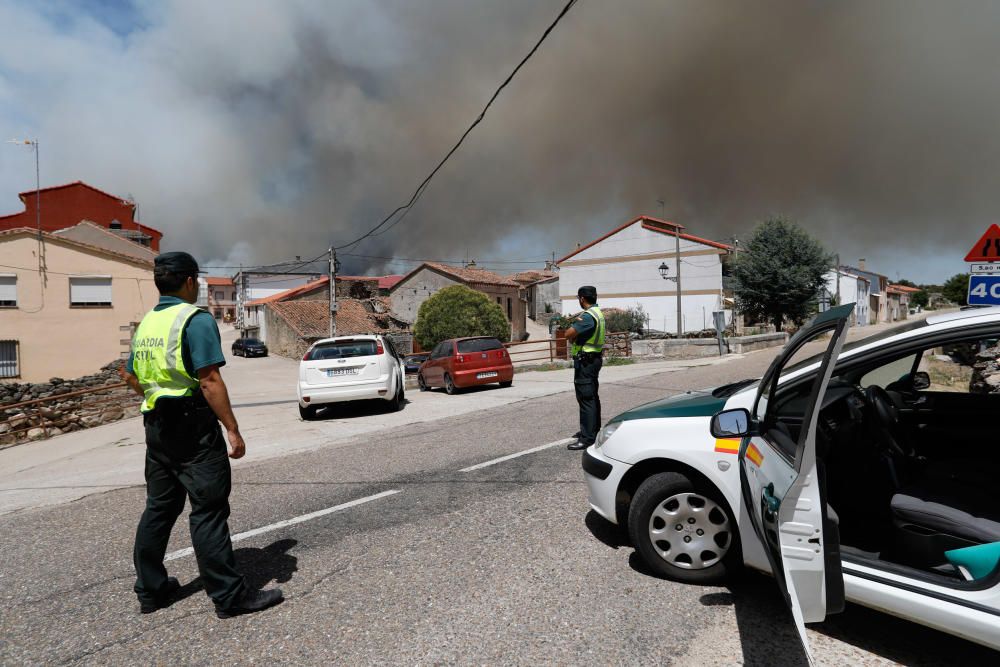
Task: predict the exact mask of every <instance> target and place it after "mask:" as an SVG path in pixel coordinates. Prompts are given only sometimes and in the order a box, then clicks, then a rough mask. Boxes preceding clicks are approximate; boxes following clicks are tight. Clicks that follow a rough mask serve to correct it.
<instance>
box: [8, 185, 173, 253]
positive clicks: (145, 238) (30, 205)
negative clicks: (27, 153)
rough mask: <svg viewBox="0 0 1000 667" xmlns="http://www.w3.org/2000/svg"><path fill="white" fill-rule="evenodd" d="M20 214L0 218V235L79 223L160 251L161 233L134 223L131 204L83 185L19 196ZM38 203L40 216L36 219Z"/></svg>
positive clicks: (31, 192) (47, 230)
mask: <svg viewBox="0 0 1000 667" xmlns="http://www.w3.org/2000/svg"><path fill="white" fill-rule="evenodd" d="M17 196H18V198H19V199H20V200H21V202H22V203H23V204H24V210H23V211H20V212H18V213H12V214H10V215H2V216H0V231H3V230H6V229H16V228H18V227H27V228H29V229H36V228H37V225H38V224H39V223H40V224H41V228H42V231H46V232H55V231H58V230H61V229H66V228H68V227H74V226H76V225H78V224H79V223H80V222H81V221H83V220H88V221H90V222H91V223H93V224H95V225H98V226H100V227H104V228H105V229H108V230H110V231H112V232H113V233H115V234H116V235H118V236H121V237H122V238H126V239H128V240H129V241H132V242H134V243H137V244H139V245H141V246H146V247H148V248H151V249H152V250H154V251H155V252H157V253H158V252H159V251H160V240H161V239H162V238H163V232H161V231H159V230H157V229H153V228H152V227H150V226H149V225H145V224H142V223H140V222H139V221H138V220H136V219H135V212H136V205H135V202H133V201H130V200H128V199H125V198H124V197H118V196H115V195H113V194H110V193H107V192H105V191H103V190H99V189H97V188H95V187H94V186H92V185H88V184H86V183H84V182H83V181H75V182H73V183H66V184H64V185H54V186H51V187H47V188H42V189H41V190H27V191H25V192H21V193H19V194H18V195H17ZM39 200H40V203H41V215H40V216H39V215H37V213H38V211H39V208H38V204H39Z"/></svg>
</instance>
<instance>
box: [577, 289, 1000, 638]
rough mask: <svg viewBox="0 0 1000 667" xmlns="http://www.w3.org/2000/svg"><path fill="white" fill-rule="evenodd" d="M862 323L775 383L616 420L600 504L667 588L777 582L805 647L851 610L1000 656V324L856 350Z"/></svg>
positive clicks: (822, 330) (885, 337)
mask: <svg viewBox="0 0 1000 667" xmlns="http://www.w3.org/2000/svg"><path fill="white" fill-rule="evenodd" d="M852 309H853V304H852V305H845V306H841V307H837V308H834V309H832V310H830V311H828V312H826V313H823V314H821V315H820V316H818V317H817V318H816V319H815V320H813V321H812V322H811V323H810V324H808V325H807V326H805V327H803V328H802V329H801V330H800V331H799V332H798V333H797V334H796V335H795V336H794V337H793V338H792V339H791V340H790V341H789V343H788V345H787V346H786V347H785V348H784V349H783V350H782V352H781V353H780V354H779V355H778V356H777V358H776V359H775V361H774V362H773V363H772V365H771V367H770V368H769V369H768V371H767V373H766V374H765V375H764V378H763V379H761V380H759V381H758V380H747V381H744V382H739V383H735V384H731V385H728V386H724V387H719V388H717V389H715V390H713V391H704V392H693V393H688V394H684V395H681V396H675V397H672V398H668V399H665V400H662V401H657V402H655V403H650V404H648V405H643V406H640V407H638V408H635V409H633V410H630V411H628V412H625V413H623V414H621V415H618V416H617V417H615V418H614V419H612V420H611V421H610V422H609V423H608V424H607V425H606V426H605V427H604V428H603V429H602V430H601V432H600V434H599V436H598V439H597V442H596V443H595V444H594V445H592V446H591V447H590V448H589V449H588V450H587V451H586V452H585V454H584V457H583V468H584V471H585V475H584V476H585V478H586V481H587V485H588V489H589V493H590V504H591V506H592V507H593V508H594V510H596V511H597V512H598V513H599V514H601V515H602V516H604V517H605V518H606V519H608V520H609V521H611V522H613V523H625V524H627V526H628V531H629V535H630V537H631V539H632V542H633V544H634V546H635V548H636V550H637V551H638V553H639V554H640V556H641V557H642V558H643V560H644V561H645V562H646V563H647V564H648V565H649V566H650V567H651V568H652V569H653V570H654V571H656V572H657V573H659V574H661V575H663V576H665V577H669V578H672V579H676V580H679V581H685V582H694V583H709V582H717V581H720V580H722V579H723V578H724V577H725V575H726V574H727V573H729V572H731V571H733V570H734V569H737V568H739V567H742V566H743V565H747V566H749V567H752V568H755V569H758V570H762V571H765V572H774V573H778V576H776V577H775V579H776V580H777V582H778V584H779V586H780V587H781V589H782V591H783V593H784V595H785V599H786V601H788V603H789V605H790V607H791V608H792V612H793V617H794V619H795V622H796V624H797V626H798V628H799V632H800V635H801V637H802V640H803V643H804V644H805V643H806V640H805V630H804V626H803V623H810V622H817V621H822V620H823V619H824V618H825V617H826V615H827V614H828V613H835V612H837V611H840V610H841V609H842V608H843V605H844V600H845V598H846V599H847V600H851V601H852V602H856V603H858V604H862V605H866V606H869V607H872V608H875V609H879V610H882V611H885V612H888V613H891V614H894V615H896V616H899V617H902V618H906V619H910V620H913V621H916V622H918V623H922V624H924V625H927V626H930V627H933V628H937V629H939V630H943V631H945V632H949V633H952V634H955V635H958V636H961V637H965V638H967V639H970V640H972V641H976V642H979V643H981V644H984V645H987V646H990V647H993V648H998V649H1000V566H998V562H1000V484H998V480H1000V444H998V441H997V435H996V433H997V428H996V423H995V422H994V421H993V417H994V416H997V415H1000V393H996V392H997V388H996V387H997V385H1000V358H998V355H1000V346H998V340H1000V308H988V309H977V310H965V311H961V312H957V313H951V314H945V315H940V316H932V317H930V318H928V319H927V320H922V321H918V322H913V323H909V324H905V325H903V326H900V327H897V328H895V329H892V330H890V331H888V332H885V333H883V334H879V335H876V336H873V337H870V338H867V339H863V340H860V341H857V342H855V343H852V344H850V345H847V346H845V345H844V339H845V338H846V331H847V325H848V319H849V317H850V314H851V310H852ZM810 355H813V356H810ZM980 545H982V546H980ZM970 547H974V548H970ZM807 650H808V646H807Z"/></svg>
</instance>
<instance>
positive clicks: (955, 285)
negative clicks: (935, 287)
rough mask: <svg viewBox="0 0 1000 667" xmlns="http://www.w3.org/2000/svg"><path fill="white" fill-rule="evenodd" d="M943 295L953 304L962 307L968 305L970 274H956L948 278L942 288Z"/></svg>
mask: <svg viewBox="0 0 1000 667" xmlns="http://www.w3.org/2000/svg"><path fill="white" fill-rule="evenodd" d="M941 294H943V295H944V298H946V299H948V301H951V302H952V303H957V304H958V305H960V306H964V305H966V303H968V301H967V299H968V298H969V274H968V273H956V274H955V275H953V276H952V277H951V278H948V280H946V281H944V285H943V286H942V287H941Z"/></svg>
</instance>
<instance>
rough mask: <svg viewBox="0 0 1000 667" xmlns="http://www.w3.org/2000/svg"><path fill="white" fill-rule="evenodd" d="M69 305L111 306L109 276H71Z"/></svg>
mask: <svg viewBox="0 0 1000 667" xmlns="http://www.w3.org/2000/svg"><path fill="white" fill-rule="evenodd" d="M69 305H70V307H72V308H106V307H109V306H111V276H71V277H70V279H69Z"/></svg>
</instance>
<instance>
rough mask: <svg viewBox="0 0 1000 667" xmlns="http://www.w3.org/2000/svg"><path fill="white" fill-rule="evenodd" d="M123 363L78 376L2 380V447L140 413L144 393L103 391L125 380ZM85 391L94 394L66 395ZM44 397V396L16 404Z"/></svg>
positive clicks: (116, 363)
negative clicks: (11, 381)
mask: <svg viewBox="0 0 1000 667" xmlns="http://www.w3.org/2000/svg"><path fill="white" fill-rule="evenodd" d="M122 363H123V362H121V361H115V362H112V363H110V364H108V365H107V366H104V367H103V368H102V369H101V371H100V372H99V373H95V374H93V375H86V376H84V377H81V378H76V379H73V380H64V379H62V378H51V379H50V380H49V381H48V382H40V383H10V384H0V448H3V447H9V446H12V445H17V444H21V443H23V442H31V441H35V440H44V439H45V438H48V437H52V436H54V435H60V434H62V433H70V432H72V431H79V430H80V429H85V428H92V427H94V426H100V425H101V424H107V423H110V422H113V421H118V420H119V419H123V418H126V417H133V416H136V415H138V414H139V403H140V400H139V397H138V396H136V395H135V393H134V392H133V391H132V390H131V389H129V388H128V387H118V388H112V389H106V390H100V388H101V387H103V386H106V385H116V384H120V383H121V382H122V379H121V376H120V375H119V373H118V369H119V368H120V367H121V365H122ZM81 391H87V392H88V393H85V394H83V395H80V396H68V397H67V398H60V397H61V396H65V395H67V394H75V393H76V392H81ZM38 399H43V400H42V402H39V403H32V404H29V405H18V406H17V407H10V406H14V405H16V404H21V403H25V402H28V401H36V400H38Z"/></svg>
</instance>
